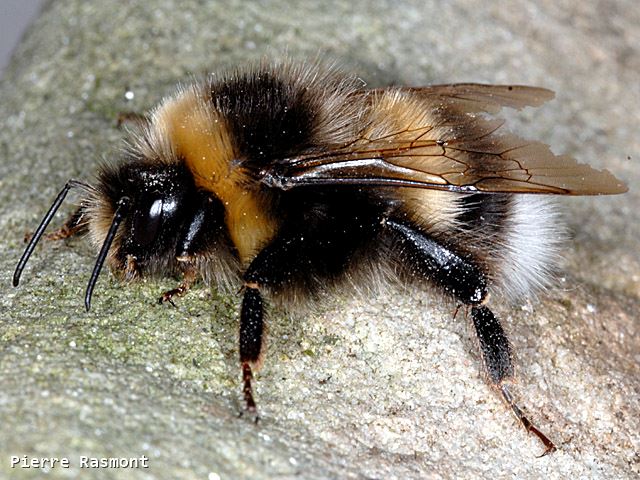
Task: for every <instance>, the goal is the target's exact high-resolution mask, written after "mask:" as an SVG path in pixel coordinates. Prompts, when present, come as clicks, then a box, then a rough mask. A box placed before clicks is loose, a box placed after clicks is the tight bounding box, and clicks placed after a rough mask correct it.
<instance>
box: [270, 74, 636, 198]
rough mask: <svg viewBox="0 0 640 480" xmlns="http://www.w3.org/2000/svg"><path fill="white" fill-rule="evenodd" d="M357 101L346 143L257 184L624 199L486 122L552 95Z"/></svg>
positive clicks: (603, 174)
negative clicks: (356, 126)
mask: <svg viewBox="0 0 640 480" xmlns="http://www.w3.org/2000/svg"><path fill="white" fill-rule="evenodd" d="M357 95H358V96H360V98H359V99H358V101H362V102H363V108H364V109H365V110H366V114H365V115H363V119H362V120H361V121H362V128H361V129H360V131H359V133H358V134H357V135H356V137H355V138H354V140H353V141H351V142H349V143H348V144H345V145H336V146H330V147H329V148H326V149H319V150H318V151H316V152H314V153H310V154H307V155H303V156H299V157H295V158H289V159H285V160H284V161H281V162H276V163H275V164H274V166H273V167H272V168H271V169H270V170H268V171H265V172H264V177H263V181H264V182H265V183H266V184H268V185H270V186H275V187H279V188H282V189H288V188H293V187H296V186H303V185H338V184H357V185H378V186H407V187H416V188H431V189H440V190H450V191H459V192H468V191H480V192H508V193H548V194H566V195H595V194H613V193H622V192H624V191H626V186H625V185H624V184H623V183H622V182H620V181H619V180H618V179H616V178H615V177H614V176H613V175H611V174H610V173H609V172H608V171H606V170H604V171H598V170H595V169H593V168H591V167H589V166H588V165H584V164H580V163H578V162H576V161H575V160H574V159H573V158H571V157H569V156H566V155H562V156H557V155H554V154H553V153H552V152H551V150H550V149H549V147H548V146H547V145H545V144H543V143H541V142H536V141H527V140H523V139H521V138H519V137H517V136H516V135H514V134H510V133H502V129H501V127H502V125H503V123H504V122H503V121H502V120H500V119H495V118H490V117H489V116H488V115H487V114H488V113H490V114H493V113H496V112H497V111H499V109H500V108H501V107H511V108H518V109H520V108H523V107H525V106H528V105H530V106H537V105H540V104H542V103H543V102H544V101H546V100H548V99H550V98H552V97H553V93H552V92H550V91H549V90H545V89H541V88H533V87H523V86H495V85H479V84H459V85H439V86H433V87H425V88H389V89H378V90H370V91H362V92H360V93H358V94H357Z"/></svg>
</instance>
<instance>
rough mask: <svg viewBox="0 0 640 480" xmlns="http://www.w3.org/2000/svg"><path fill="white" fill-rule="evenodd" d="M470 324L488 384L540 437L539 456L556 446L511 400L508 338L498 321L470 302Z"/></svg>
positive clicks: (487, 310)
mask: <svg viewBox="0 0 640 480" xmlns="http://www.w3.org/2000/svg"><path fill="white" fill-rule="evenodd" d="M471 317H472V318H473V325H474V326H475V329H476V334H477V335H478V342H479V343H480V352H481V354H482V360H483V363H484V367H485V371H486V372H487V376H488V377H489V380H490V381H491V383H492V385H493V386H494V387H495V388H496V389H497V390H498V391H499V392H500V395H502V399H503V400H504V401H505V403H506V404H507V405H509V407H510V408H511V410H512V411H513V413H514V415H515V416H516V418H517V419H518V421H519V422H520V423H521V424H522V426H523V427H524V428H525V429H526V430H527V432H530V433H532V434H534V435H535V436H536V437H538V438H539V439H540V441H541V442H542V444H543V445H544V447H545V451H544V452H543V453H542V455H541V456H545V455H547V454H549V453H551V452H553V451H555V450H556V446H555V445H554V444H553V442H552V441H551V440H549V438H548V437H547V436H546V435H545V434H544V433H542V432H541V431H540V430H539V429H538V428H537V427H536V426H535V425H534V424H533V423H531V421H530V420H529V419H528V418H527V417H526V416H525V415H524V413H523V412H522V410H521V409H520V407H518V405H517V404H516V403H515V402H514V400H513V397H512V396H511V393H510V392H509V389H508V388H507V386H506V385H505V384H504V383H503V381H504V380H506V379H508V378H510V377H512V376H513V363H512V357H511V347H510V346H509V340H508V339H507V336H506V335H505V333H504V330H503V329H502V325H500V322H499V321H498V319H497V318H496V317H495V315H494V314H493V312H492V311H491V310H489V308H487V307H486V306H484V305H479V306H474V307H473V308H472V309H471Z"/></svg>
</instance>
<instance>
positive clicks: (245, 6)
mask: <svg viewBox="0 0 640 480" xmlns="http://www.w3.org/2000/svg"><path fill="white" fill-rule="evenodd" d="M638 45H640V10H639V9H638V8H637V5H636V2H635V1H634V0H619V1H612V2H583V3H577V2H573V1H569V0H565V1H560V2H537V3H533V2H530V1H528V0H515V1H512V2H504V4H500V2H499V3H495V2H494V3H488V2H481V1H474V0H464V1H463V0H459V1H453V2H445V1H442V2H436V1H424V0H415V1H411V0H401V1H397V2H387V1H383V0H374V1H365V0H356V1H353V0H350V1H325V2H308V1H292V0H288V1H285V0H274V1H262V2H241V1H239V0H225V1H219V2H202V1H195V0H191V1H189V0H188V1H180V2H178V1H176V0H157V1H154V2H117V3H115V2H99V1H86V0H60V1H52V2H51V3H50V4H48V6H47V8H46V9H45V11H44V12H43V13H42V15H41V17H40V18H39V20H38V21H37V22H36V23H35V24H34V25H33V27H32V28H31V29H30V31H29V32H28V34H27V35H26V36H25V38H24V40H23V41H22V43H21V45H20V46H19V48H18V49H17V51H16V53H15V56H14V58H13V61H12V64H11V65H10V67H9V68H8V69H7V70H6V73H5V76H4V78H3V79H2V81H1V82H0V249H1V254H0V266H1V267H0V285H1V286H0V341H1V343H0V345H1V347H0V425H2V428H1V429H0V477H2V478H42V474H43V470H41V469H12V468H11V467H10V457H11V456H12V455H15V456H23V455H27V456H28V457H68V458H69V459H70V462H71V468H69V469H63V468H60V467H59V466H56V467H54V468H51V469H48V470H46V473H47V474H48V475H47V478H76V477H78V478H140V479H151V478H154V479H155V478H160V479H178V478H184V479H191V478H193V479H196V478H197V479H203V478H208V479H218V478H219V479H244V478H251V479H271V478H278V479H287V478H294V477H295V478H305V479H324V478H354V479H360V478H380V479H382V478H384V479H412V478H416V479H418V478H520V479H537V478H550V479H556V478H557V479H560V478H562V479H564V478H638V475H640V457H639V456H638V452H639V451H640V434H639V432H640V419H639V415H638V412H639V411H640V398H639V397H640V394H639V392H640V367H639V365H640V339H639V332H638V330H639V328H640V326H639V324H638V319H637V315H638V312H639V311H640V300H639V299H640V254H639V253H640V248H638V245H639V239H640V209H639V208H638V206H639V205H640V202H639V193H638V192H640V189H639V188H638V185H639V177H640V168H639V167H638V161H639V160H640V143H639V142H640V135H638V128H639V125H640V82H639V81H638V72H639V71H640V55H639V49H638ZM285 52H286V53H287V54H288V55H289V56H291V57H293V58H311V57H316V56H317V55H321V56H322V57H324V58H325V59H327V60H332V61H333V60H335V61H336V62H337V63H338V64H339V65H341V66H342V67H343V69H345V70H348V71H352V72H355V73H357V74H358V75H360V76H361V77H362V78H363V79H365V80H366V81H367V82H368V83H369V84H370V85H388V84H411V85H421V84H427V83H444V82H454V81H456V82H458V81H474V82H491V83H523V84H532V85H541V86H545V87H548V88H551V89H553V90H555V91H556V92H557V99H556V100H555V101H554V102H551V103H550V104H548V105H546V106H545V107H543V108H542V109H539V110H537V111H535V110H532V109H528V110H525V111H524V112H520V113H518V114H517V115H513V114H511V113H509V115H508V116H509V120H510V124H511V126H512V128H513V129H514V130H516V131H519V132H520V133H521V134H523V135H525V136H528V137H532V138H539V139H542V140H544V141H545V142H547V143H549V144H550V145H551V146H552V148H553V149H554V150H555V151H556V152H566V153H569V154H571V155H574V156H576V157H578V158H580V159H581V160H582V161H584V162H587V163H590V164H592V165H595V166H598V167H606V168H609V169H610V170H611V171H614V172H615V173H616V174H617V175H619V176H620V177H621V178H623V179H625V180H626V181H627V182H628V184H629V186H630V192H629V193H628V194H626V195H622V196H617V197H600V198H571V199H562V200H561V204H562V205H563V207H564V208H565V211H566V218H567V223H568V226H569V228H570V230H571V231H572V233H573V236H574V239H573V241H572V242H570V243H569V244H568V245H567V248H566V252H565V258H566V262H565V264H564V265H562V266H561V267H560V274H559V278H558V282H557V287H556V288H554V289H551V290H549V291H548V292H546V293H545V294H543V295H541V296H540V298H539V299H538V300H533V299H531V300H530V299H524V300H522V302H521V303H519V304H516V305H506V304H502V302H500V299H494V304H493V306H494V307H495V308H496V311H497V312H498V313H499V314H500V315H501V317H502V318H503V320H504V323H505V325H506V327H507V329H508V331H509V332H510V337H511V340H512V343H513V347H514V349H515V351H516V352H517V365H518V377H517V379H518V382H517V383H516V385H514V388H513V389H514V392H515V393H516V395H517V396H518V398H520V399H521V403H522V405H523V406H524V407H525V408H526V410H527V412H528V413H529V414H530V416H531V418H532V419H533V420H534V421H535V422H536V423H537V424H538V425H539V426H540V428H541V429H543V430H544V431H545V432H547V433H548V434H549V436H550V437H551V438H552V439H553V440H554V441H555V442H556V443H557V444H558V446H559V448H560V449H559V451H558V452H556V453H555V454H553V455H550V456H547V457H544V458H537V455H538V454H540V453H541V451H542V449H541V446H540V444H539V443H538V442H537V441H536V439H535V438H532V437H531V436H529V435H527V434H526V432H524V431H523V430H522V429H521V428H520V427H519V425H518V424H517V422H516V421H515V419H514V418H513V417H512V416H511V415H510V413H509V412H508V411H507V409H506V408H505V407H504V406H503V405H502V404H501V402H500V401H499V399H498V398H497V397H496V396H495V395H494V394H493V392H492V391H491V389H490V388H489V387H488V386H487V384H486V383H484V381H483V379H482V375H481V370H480V367H479V359H478V354H477V352H476V349H475V344H474V342H473V340H472V335H471V334H472V327H470V325H469V323H468V322H467V321H466V320H465V317H464V314H463V312H461V313H459V314H458V316H457V317H456V319H455V320H454V319H453V318H452V317H453V316H452V313H453V310H454V309H455V305H454V304H452V303H451V302H447V301H443V299H442V297H441V296H440V295H439V294H437V293H436V292H429V291H412V290H409V289H408V290H406V291H397V290H389V291H385V292H384V293H382V294H380V295H378V296H374V297H371V296H358V295H356V296H346V297H344V298H336V299H332V300H329V301H328V302H327V303H326V304H325V305H323V306H321V307H319V308H318V309H317V310H314V311H313V312H310V313H309V314H307V315H298V316H295V317H291V316H288V315H285V314H284V313H282V312H273V313H272V315H271V316H270V329H269V330H270V334H269V340H268V356H267V359H266V362H265V366H264V368H263V369H262V371H261V372H260V373H259V374H258V378H257V398H258V401H259V406H260V408H261V414H262V421H261V422H260V423H259V424H258V425H257V426H256V425H254V424H253V423H252V422H251V421H250V419H247V418H237V414H238V412H239V410H240V407H241V401H240V400H241V399H240V394H239V372H238V368H237V346H236V342H237V340H236V337H237V332H236V330H237V311H238V306H239V298H238V297H237V296H230V297H229V296H224V295H222V294H220V293H217V292H216V291H211V290H209V289H207V288H205V287H204V286H200V287H198V288H196V289H195V290H194V291H193V292H192V293H191V294H190V295H188V296H187V297H185V298H184V299H181V300H180V301H179V305H178V308H175V309H174V308H170V307H166V306H159V305H156V304H155V300H156V297H157V296H158V294H159V293H160V292H161V291H163V290H165V289H168V288H171V287H173V286H174V282H175V280H172V279H166V280H163V281H149V282H144V283H138V284H133V285H126V286H123V285H121V284H120V283H118V282H117V281H116V280H115V279H113V278H112V277H110V275H106V274H105V275H103V277H102V278H101V279H100V281H99V283H98V287H97V289H96V295H95V297H94V302H93V309H92V311H91V312H90V313H85V312H84V309H83V306H82V293H83V290H84V286H85V284H86V281H87V279H88V275H89V272H90V269H91V266H92V265H93V260H94V257H95V252H93V251H92V250H91V248H90V247H89V245H88V244H87V243H86V242H85V241H82V240H75V239H74V240H70V241H64V242H59V243H51V242H43V244H42V245H40V246H39V247H38V249H37V251H36V252H35V255H34V256H33V258H32V260H31V262H30V264H29V266H28V267H27V269H26V271H25V274H24V277H23V281H22V283H21V285H20V288H18V289H13V288H11V287H10V282H11V280H10V279H11V274H12V272H13V268H14V267H15V263H16V261H17V259H18V258H19V256H20V253H21V251H22V249H23V248H24V244H23V237H24V235H25V233H26V232H27V231H29V230H32V229H33V228H34V227H35V225H36V224H37V222H38V220H39V218H40V217H41V215H42V214H43V213H44V211H45V210H46V208H47V206H48V205H49V203H50V202H51V200H52V199H53V197H54V196H55V194H56V192H57V191H58V190H59V189H60V188H61V186H62V185H63V184H64V182H65V181H66V180H67V179H68V178H70V177H73V178H80V179H90V178H91V175H92V172H93V171H94V169H95V165H96V164H97V163H98V162H100V161H103V160H105V159H110V158H114V157H115V156H116V155H117V151H118V149H119V148H120V147H121V145H122V144H121V140H122V137H123V133H122V131H120V130H118V129H117V128H116V126H115V118H116V116H117V113H118V112H120V111H125V110H132V111H144V110H145V109H147V108H149V107H151V106H152V105H154V103H156V102H158V101H159V100H160V99H161V98H162V97H163V96H164V95H166V94H168V93H170V92H171V91H172V88H173V86H174V85H175V84H176V83H177V82H179V81H181V80H185V79H188V78H189V77H190V76H191V75H195V76H198V75H201V74H202V73H204V72H207V71H211V70H217V69H221V68H229V67H234V66H239V65H243V64H245V63H246V62H247V61H255V60H257V59H261V58H263V57H264V56H265V55H267V56H271V57H281V56H282V55H283V54H284V53H285ZM70 211H71V206H67V207H63V209H62V211H61V212H60V213H59V214H58V216H57V217H56V220H55V221H56V222H61V221H63V219H64V216H65V215H67V214H69V212H70ZM81 455H84V456H88V457H139V456H141V455H145V456H146V457H148V458H149V468H148V469H136V470H126V469H119V470H107V469H92V470H82V469H81V468H80V466H79V465H80V464H79V457H80V456H81Z"/></svg>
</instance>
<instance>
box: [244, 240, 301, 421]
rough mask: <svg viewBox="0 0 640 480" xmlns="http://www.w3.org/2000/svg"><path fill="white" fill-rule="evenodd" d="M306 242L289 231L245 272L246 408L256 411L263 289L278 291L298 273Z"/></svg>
mask: <svg viewBox="0 0 640 480" xmlns="http://www.w3.org/2000/svg"><path fill="white" fill-rule="evenodd" d="M305 245H306V243H305V242H304V241H303V237H301V236H299V235H286V236H282V237H280V238H277V239H275V240H274V241H272V242H271V243H270V244H269V245H268V246H267V247H265V248H264V249H263V250H262V251H261V252H260V253H259V254H258V255H257V256H256V257H255V258H254V259H253V261H252V262H251V264H250V265H249V267H248V268H247V270H246V272H245V273H244V276H243V279H244V288H243V292H244V296H243V299H242V310H241V312H240V364H241V368H242V382H243V394H244V401H245V408H246V411H248V412H250V413H251V414H253V415H256V421H257V420H258V416H257V409H256V402H255V399H254V397H253V389H252V386H251V381H252V379H253V370H252V367H255V366H256V365H259V364H260V360H261V354H262V343H263V342H262V340H263V333H264V305H263V301H262V294H261V293H260V291H261V289H263V288H269V289H270V290H272V291H277V290H279V289H281V288H282V287H283V286H286V285H287V283H288V282H289V281H290V280H291V278H292V277H293V276H296V275H298V274H299V273H300V272H299V270H298V268H299V267H298V265H299V264H300V262H296V261H294V258H299V257H300V256H301V255H302V256H304V252H305V250H304V249H305Z"/></svg>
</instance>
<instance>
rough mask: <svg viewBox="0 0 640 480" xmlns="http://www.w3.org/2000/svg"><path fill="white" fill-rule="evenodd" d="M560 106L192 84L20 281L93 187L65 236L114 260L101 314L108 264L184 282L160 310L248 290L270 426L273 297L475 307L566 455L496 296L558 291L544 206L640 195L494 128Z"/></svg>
mask: <svg viewBox="0 0 640 480" xmlns="http://www.w3.org/2000/svg"><path fill="white" fill-rule="evenodd" d="M552 97H553V93H552V92H550V91H549V90H545V89H542V88H533V87H524V86H496V85H479V84H457V85H436V86H429V87H422V88H405V87H390V88H382V89H367V88H365V87H364V85H363V84H362V82H361V81H360V80H358V79H357V78H355V77H350V76H346V75H344V74H341V73H339V72H337V71H336V70H334V69H323V68H321V67H319V66H317V65H309V64H297V63H291V62H285V63H280V64H275V65H270V66H269V65H260V66H256V67H253V68H251V69H248V70H246V71H237V72H233V73H231V74H228V75H226V76H221V77H219V76H211V77H209V78H208V79H207V80H206V81H203V82H195V83H193V84H191V85H187V86H182V87H180V88H178V90H177V92H176V93H175V94H174V95H173V96H171V97H169V98H166V99H164V100H163V101H162V103H161V104H160V105H159V106H157V107H156V108H155V109H153V110H152V111H151V113H150V114H149V115H148V116H145V117H142V118H141V119H140V122H139V123H140V125H139V128H138V130H137V131H136V132H134V133H133V135H132V138H131V141H130V142H129V144H128V147H127V148H126V150H125V152H124V154H123V158H122V159H121V161H120V163H118V164H117V165H104V166H102V167H101V168H100V170H99V172H98V174H97V179H96V181H95V182H94V184H92V185H90V184H87V183H84V182H79V181H75V180H70V181H69V182H67V184H66V185H65V186H64V188H63V189H62V191H61V192H60V193H59V194H58V196H57V198H56V200H55V201H54V203H53V205H52V206H51V208H50V209H49V211H48V212H47V214H46V215H45V217H44V219H43V220H42V222H41V223H40V226H39V227H38V228H37V230H36V232H35V234H34V235H33V236H32V238H31V240H30V242H29V244H28V246H27V248H26V250H25V252H24V254H23V255H22V258H21V259H20V261H19V263H18V266H17V268H16V271H15V274H14V277H13V284H14V286H17V285H18V282H19V279H20V275H21V273H22V271H23V269H24V267H25V265H26V262H27V260H28V258H29V256H30V255H31V253H32V251H33V249H34V248H35V246H36V244H37V243H38V241H39V240H40V239H41V237H42V235H43V233H44V231H45V229H46V227H47V225H48V224H49V222H50V221H51V219H52V218H53V216H54V214H55V212H56V211H57V209H58V208H59V207H60V205H61V204H62V202H63V200H64V198H65V196H66V195H67V193H68V191H69V190H70V189H71V188H78V189H79V190H80V191H81V192H82V195H83V198H82V200H81V202H80V205H79V208H78V209H77V211H76V212H75V213H74V215H73V216H72V217H71V218H70V219H69V220H68V221H67V223H66V224H65V225H64V226H63V227H62V228H61V229H59V230H58V231H57V232H55V233H53V234H50V235H49V237H50V238H64V237H68V236H71V235H75V234H80V233H88V236H89V238H90V240H91V242H92V243H93V244H94V245H95V246H96V248H97V249H99V253H98V258H97V261H96V264H95V267H94V269H93V273H92V275H91V278H90V280H89V284H88V286H87V290H86V295H85V306H86V308H87V310H88V309H89V306H90V301H91V296H92V292H93V289H94V286H95V284H96V281H97V279H98V275H99V274H100V271H101V268H102V266H103V263H104V262H105V261H106V262H107V263H108V264H109V266H110V267H111V269H112V271H113V272H115V273H117V274H120V276H122V277H123V278H125V279H127V280H130V279H134V278H140V277H148V276H158V275H182V276H183V281H182V283H181V284H180V285H179V286H178V287H177V288H175V289H173V290H170V291H168V292H165V293H164V294H163V295H162V297H161V298H160V301H161V302H162V301H169V302H172V297H173V296H175V295H181V294H183V293H184V292H186V291H187V289H188V288H189V286H190V285H191V284H192V283H193V282H194V281H196V280H197V279H199V278H203V279H204V280H205V281H206V282H208V283H212V284H215V285H218V286H222V287H228V286H235V287H236V288H237V287H242V306H241V311H240V335H239V337H240V338H239V349H240V364H241V370H242V380H243V394H244V401H245V404H246V408H247V410H249V411H251V412H253V413H255V411H256V404H255V401H254V397H253V393H252V386H251V384H252V377H253V371H252V369H253V368H255V367H256V366H257V365H258V364H259V362H260V360H261V352H262V338H263V332H264V322H263V316H264V313H263V312H264V303H263V297H264V296H265V295H267V296H268V297H269V298H271V299H275V300H280V301H284V302H291V301H294V300H296V299H303V300H304V299H313V298H315V297H317V296H318V295H319V294H320V293H322V292H325V291H327V289H329V288H330V287H335V286H336V285H340V284H341V283H340V282H344V281H348V280H349V279H353V276H354V275H356V274H357V272H358V271H362V269H364V270H366V271H371V268H372V266H373V267H375V268H378V269H379V271H380V275H383V276H385V277H389V273H390V272H391V273H392V274H393V277H394V278H398V279H399V280H400V281H402V282H414V283H416V284H420V283H421V282H428V283H431V284H433V285H435V286H437V287H439V288H440V289H441V290H442V291H443V292H444V293H445V294H447V295H448V296H450V297H452V298H453V299H455V301H456V302H458V303H459V304H460V305H464V306H468V307H470V312H471V318H472V320H473V324H474V327H475V331H476V334H477V338H478V341H479V342H478V343H479V346H480V351H481V356H482V360H483V364H484V368H485V370H486V374H487V378H488V380H489V382H490V383H491V384H492V386H493V387H495V389H496V390H497V391H498V392H499V393H500V395H501V397H502V398H503V400H504V401H505V402H506V403H507V404H508V405H509V406H510V408H511V409H512V411H513V412H514V413H515V415H516V417H517V418H518V419H519V421H520V422H521V423H522V424H523V425H524V427H525V428H526V429H527V430H528V431H529V432H532V433H533V434H535V435H536V436H537V437H538V438H539V439H540V440H541V441H542V443H543V444H544V447H545V452H544V453H545V454H546V453H549V452H551V451H553V450H554V449H555V446H554V444H553V443H552V441H551V440H549V439H548V438H547V437H546V436H545V435H544V434H543V433H542V432H540V430H538V428H537V427H535V426H534V425H533V424H532V423H531V422H530V421H529V420H528V419H527V417H526V416H525V415H524V414H523V412H522V411H521V410H520V408H519V407H518V406H517V404H516V403H515V402H514V400H513V399H512V396H511V394H510V392H509V390H508V388H507V385H506V381H507V380H508V379H509V378H510V377H511V376H512V375H513V371H514V368H513V363H512V352H511V347H510V345H509V342H508V340H507V337H506V335H505V332H504V330H503V328H502V326H501V325H500V322H499V320H498V319H497V318H496V317H495V315H494V314H493V313H492V311H491V310H490V309H489V307H488V306H487V299H488V295H489V292H490V291H494V292H497V293H500V294H502V295H505V296H507V297H512V298H513V297H517V296H523V295H527V294H530V293H531V292H532V291H534V290H536V289H538V288H540V287H542V286H544V285H546V284H547V282H548V279H549V276H550V273H549V271H550V267H552V266H553V264H554V262H555V260H556V258H557V255H558V247H559V245H560V240H561V237H562V235H561V232H562V228H560V227H559V220H558V217H557V214H556V212H555V209H554V208H553V206H552V204H551V203H550V202H549V201H548V199H547V198H548V197H546V196H545V195H536V194H555V195H594V194H616V193H622V192H624V191H626V187H625V186H624V184H623V183H622V182H620V181H618V180H617V179H616V178H615V177H614V176H613V175H611V174H610V173H609V172H607V171H597V170H594V169H592V168H590V167H589V166H586V165H582V164H579V163H577V162H576V161H575V160H574V159H572V158H570V157H568V156H556V155H554V154H553V153H551V151H550V150H549V148H548V147H547V146H546V145H544V144H542V143H539V142H532V141H526V140H522V139H520V138H518V137H517V136H515V135H513V134H509V133H504V132H502V130H501V127H502V124H503V121H502V120H499V119H495V118H492V117H491V114H495V113H496V112H498V111H499V110H500V109H501V108H502V107H510V108H516V109H522V108H523V107H525V106H539V105H540V104H542V103H543V102H545V101H547V100H549V99H550V98H552ZM363 277H365V276H360V277H358V279H357V280H356V281H357V282H364V281H366V279H365V278H363ZM352 281H353V280H352ZM256 418H257V416H256Z"/></svg>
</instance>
